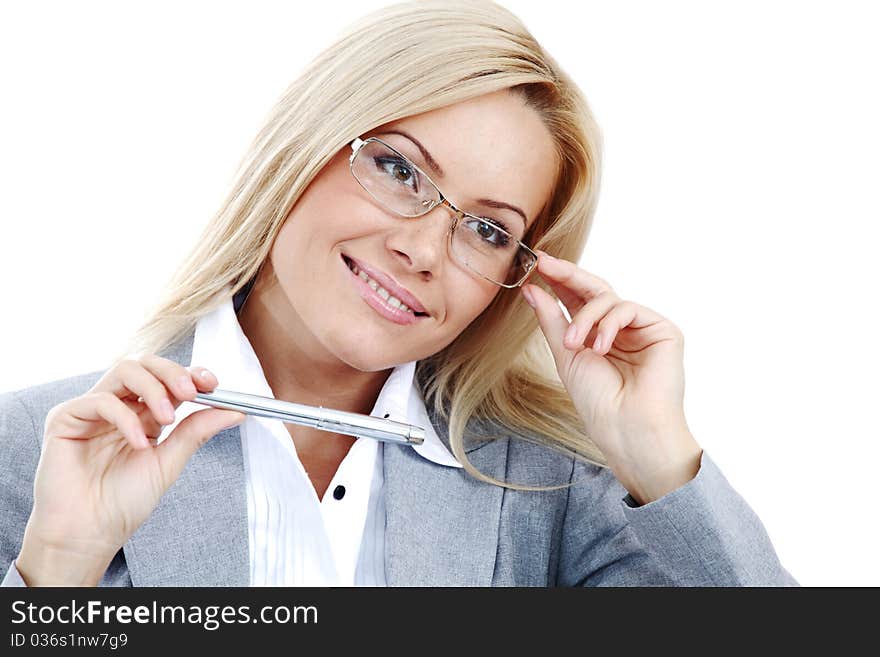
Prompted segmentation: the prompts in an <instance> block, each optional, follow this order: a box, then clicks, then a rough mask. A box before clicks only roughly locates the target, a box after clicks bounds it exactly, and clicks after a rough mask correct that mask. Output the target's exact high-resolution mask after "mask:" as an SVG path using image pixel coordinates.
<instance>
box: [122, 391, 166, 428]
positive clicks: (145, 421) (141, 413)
mask: <svg viewBox="0 0 880 657" xmlns="http://www.w3.org/2000/svg"><path fill="white" fill-rule="evenodd" d="M122 403H123V404H125V405H126V406H127V407H128V408H130V409H131V410H132V411H133V412H134V413H135V415H137V416H138V419H139V420H140V421H141V426H142V427H143V429H144V433H145V434H146V435H147V438H158V437H159V436H160V435H161V433H162V431H163V430H164V428H165V427H164V425H162V424H160V423H159V422H156V418H155V417H153V413H152V411H151V410H150V408H149V406H147V404H146V402H145V401H144V400H143V399H138V400H134V399H123V400H122Z"/></svg>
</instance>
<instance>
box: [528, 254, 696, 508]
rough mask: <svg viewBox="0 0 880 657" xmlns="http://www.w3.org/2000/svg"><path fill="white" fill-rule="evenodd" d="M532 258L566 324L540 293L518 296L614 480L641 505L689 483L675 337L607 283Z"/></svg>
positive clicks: (680, 351)
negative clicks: (529, 309)
mask: <svg viewBox="0 0 880 657" xmlns="http://www.w3.org/2000/svg"><path fill="white" fill-rule="evenodd" d="M538 254H539V258H538V264H537V267H536V272H537V273H538V274H539V275H540V276H541V277H542V278H543V279H544V280H545V281H546V282H547V283H548V284H549V286H550V288H551V289H552V290H553V292H554V293H555V294H556V296H557V297H559V300H560V301H562V303H563V304H564V305H565V307H566V309H567V310H568V313H569V315H570V316H571V320H572V321H571V323H570V324H569V321H568V320H567V319H566V318H565V315H564V314H563V312H562V309H561V308H560V307H559V304H558V303H557V301H556V299H554V298H553V297H552V296H551V295H549V294H547V293H546V292H545V291H544V290H542V289H541V288H540V287H538V286H537V285H524V286H523V296H524V297H525V298H526V301H527V302H529V305H531V306H533V308H534V309H535V313H536V314H537V316H538V322H539V323H540V326H541V330H542V331H543V333H544V335H545V337H546V338H547V342H548V343H549V345H550V350H551V351H552V352H553V357H554V359H555V361H556V369H557V371H558V372H559V377H560V379H561V380H562V383H563V385H565V388H566V390H567V391H568V393H569V395H570V396H571V398H572V401H573V402H574V405H575V407H576V408H577V410H578V411H579V413H580V415H581V417H582V418H583V421H584V426H585V428H586V430H587V433H588V435H589V436H590V438H591V439H592V440H593V441H594V442H595V443H596V445H597V446H598V447H599V449H601V450H602V453H603V454H604V455H605V457H606V458H607V459H608V464H609V467H610V468H611V470H612V472H614V475H615V476H616V477H617V479H618V480H619V481H620V482H621V484H622V485H623V486H624V487H625V488H626V489H627V490H628V491H629V492H630V494H631V495H632V496H633V497H634V498H635V499H636V500H637V501H638V502H640V503H641V504H646V503H648V502H650V501H652V500H654V499H657V498H659V497H662V496H663V495H665V494H666V493H668V492H670V491H672V490H674V489H676V488H678V487H679V486H681V485H682V484H684V483H686V482H688V481H690V480H691V479H693V477H694V476H695V475H696V473H697V471H698V470H699V463H700V456H701V454H702V449H701V448H700V446H699V445H698V444H697V442H696V441H695V440H694V438H693V436H692V435H691V433H690V431H689V429H688V426H687V422H686V421H685V417H684V365H683V357H684V337H683V335H682V333H681V331H680V330H679V329H678V327H676V326H675V325H674V324H673V323H672V322H670V321H669V320H668V319H666V318H664V317H662V316H660V315H658V314H657V313H656V312H654V311H653V310H650V309H649V308H646V307H644V306H641V305H638V304H636V303H633V302H632V301H623V300H621V299H620V297H618V296H617V295H616V294H615V293H614V290H612V289H611V286H610V285H609V284H608V283H607V282H606V281H604V280H603V279H601V278H599V277H598V276H595V275H594V274H591V273H589V272H587V271H585V270H584V269H581V268H579V267H578V266H577V265H576V264H574V263H572V262H569V261H568V260H560V259H557V258H553V257H551V256H549V255H547V254H546V253H544V252H542V251H539V252H538ZM530 296H531V300H530V299H529V297H530ZM532 301H534V303H532Z"/></svg>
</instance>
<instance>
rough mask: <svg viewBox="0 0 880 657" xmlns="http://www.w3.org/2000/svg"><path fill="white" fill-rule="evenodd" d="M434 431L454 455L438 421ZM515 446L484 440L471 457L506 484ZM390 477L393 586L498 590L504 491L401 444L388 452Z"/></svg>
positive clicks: (388, 546) (388, 535)
mask: <svg viewBox="0 0 880 657" xmlns="http://www.w3.org/2000/svg"><path fill="white" fill-rule="evenodd" d="M429 413H430V411H429ZM432 423H433V425H434V426H435V428H436V430H437V435H438V436H440V438H441V440H442V441H443V442H444V443H445V444H446V445H447V447H448V430H447V428H446V426H445V425H444V424H443V422H440V421H437V420H436V419H435V418H433V417H432ZM469 426H470V425H469ZM466 435H467V436H470V435H471V432H468V433H467V434H466ZM508 442H509V438H508V437H503V438H494V439H488V440H478V441H476V443H475V444H471V445H469V446H466V449H465V453H467V455H468V458H469V459H470V460H471V462H472V463H473V464H474V466H475V467H476V468H477V469H479V470H480V471H481V472H483V473H484V474H487V475H490V476H492V477H495V478H496V479H504V477H505V470H506V465H507V447H508ZM466 445H467V443H466ZM450 451H451V450H450ZM384 472H385V508H386V524H385V576H386V582H387V584H388V585H389V586H490V585H491V583H492V578H493V575H494V571H495V555H496V551H497V549H498V529H499V523H500V519H501V502H502V498H503V495H504V488H502V487H500V486H496V485H492V484H486V483H484V482H481V481H478V480H477V479H475V478H474V477H472V476H471V475H470V474H468V473H467V472H465V470H464V469H463V468H454V467H447V466H440V465H438V464H436V463H432V462H430V461H428V460H427V459H425V458H423V457H421V456H419V455H418V454H417V453H416V452H415V450H413V449H412V448H411V447H408V446H405V445H398V444H395V443H385V445H384ZM449 545H454V549H450V548H449V547H448V546H449Z"/></svg>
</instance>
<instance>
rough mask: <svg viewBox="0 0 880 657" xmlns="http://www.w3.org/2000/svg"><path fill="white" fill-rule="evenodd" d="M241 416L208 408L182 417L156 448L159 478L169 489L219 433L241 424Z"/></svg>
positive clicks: (237, 412) (237, 413)
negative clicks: (191, 458)
mask: <svg viewBox="0 0 880 657" xmlns="http://www.w3.org/2000/svg"><path fill="white" fill-rule="evenodd" d="M245 417H246V416H245V414H244V413H240V412H239V411H229V410H222V409H216V408H208V409H205V410H203V411H196V412H195V413H192V414H190V415H188V416H187V417H185V418H184V419H183V420H181V421H180V423H179V424H178V425H177V426H176V427H175V428H174V431H172V432H171V434H170V435H169V436H168V437H167V438H166V439H165V440H163V441H162V442H161V443H160V444H159V446H158V447H156V458H157V459H158V460H159V468H160V470H161V471H162V475H163V478H164V480H165V481H166V482H168V485H169V486H170V485H171V483H172V482H174V481H176V480H177V478H178V477H179V476H180V473H181V472H183V468H184V467H186V463H187V461H189V459H190V457H192V455H193V454H195V453H196V452H197V451H198V450H199V448H200V447H201V446H202V445H204V444H205V443H206V442H208V440H210V439H211V438H212V437H214V436H215V435H217V434H218V433H220V432H221V431H222V430H223V429H228V428H230V427H234V426H236V425H238V424H241V423H242V422H243V421H244V419H245Z"/></svg>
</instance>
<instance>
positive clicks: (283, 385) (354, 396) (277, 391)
mask: <svg viewBox="0 0 880 657" xmlns="http://www.w3.org/2000/svg"><path fill="white" fill-rule="evenodd" d="M263 273H264V272H261V274H260V278H258V280H257V281H256V283H255V284H254V287H253V289H251V291H250V293H249V294H248V296H247V299H246V301H245V304H244V306H243V307H242V308H241V309H240V310H239V313H238V322H239V324H240V325H241V329H242V331H243V332H244V334H245V335H246V336H247V338H248V340H249V341H250V343H251V346H252V347H253V349H254V352H255V353H256V355H257V358H258V359H259V361H260V365H261V366H262V368H263V373H264V374H265V376H266V382H267V383H268V384H269V387H270V388H271V389H272V393H273V394H274V396H275V398H276V399H283V400H286V401H292V402H297V403H300V404H309V405H312V406H325V407H328V408H335V409H338V410H342V411H350V412H353V413H364V414H369V413H370V412H371V411H372V410H373V406H375V404H376V400H377V399H378V397H379V392H380V391H381V390H382V386H384V385H385V381H387V379H388V376H389V375H390V374H391V370H383V371H380V372H362V371H360V370H357V369H354V368H353V367H351V366H350V365H348V364H347V363H345V362H343V361H341V360H340V359H339V358H337V357H336V356H334V355H333V354H331V353H330V352H328V351H327V349H326V348H325V347H324V346H323V345H322V344H321V343H320V342H319V341H318V339H317V338H316V337H315V336H314V335H313V334H312V333H311V332H310V331H309V330H308V328H307V327H306V326H305V325H304V324H303V322H302V319H301V318H300V317H299V315H297V314H296V312H294V310H293V308H292V307H291V306H290V302H289V301H288V300H287V298H286V295H285V294H284V291H283V290H282V289H281V287H280V286H279V285H278V284H277V283H274V284H273V283H269V284H266V283H265V282H263V281H262V280H260V279H261V278H262V275H263Z"/></svg>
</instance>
